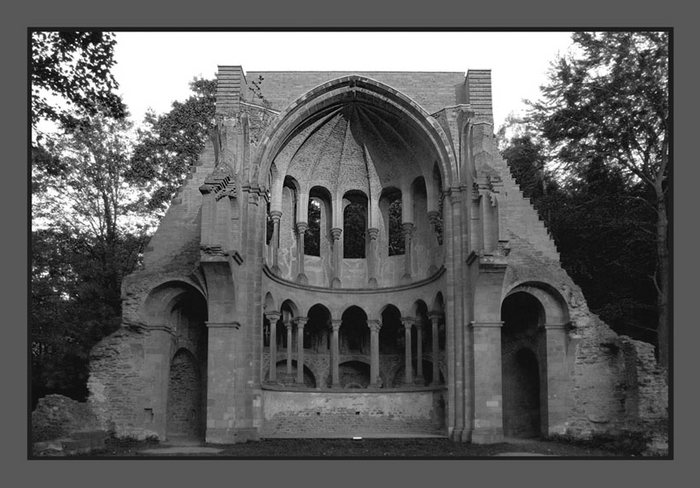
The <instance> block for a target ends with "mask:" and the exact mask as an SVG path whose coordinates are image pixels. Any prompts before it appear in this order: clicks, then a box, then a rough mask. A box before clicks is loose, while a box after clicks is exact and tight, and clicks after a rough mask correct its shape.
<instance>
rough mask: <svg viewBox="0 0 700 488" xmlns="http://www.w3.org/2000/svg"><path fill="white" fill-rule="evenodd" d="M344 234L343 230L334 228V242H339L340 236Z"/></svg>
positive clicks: (332, 231)
mask: <svg viewBox="0 0 700 488" xmlns="http://www.w3.org/2000/svg"><path fill="white" fill-rule="evenodd" d="M342 233H343V229H340V228H338V227H333V228H332V229H331V238H332V239H333V240H334V241H337V240H338V239H340V234H342Z"/></svg>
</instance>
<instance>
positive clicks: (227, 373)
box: [206, 322, 245, 444]
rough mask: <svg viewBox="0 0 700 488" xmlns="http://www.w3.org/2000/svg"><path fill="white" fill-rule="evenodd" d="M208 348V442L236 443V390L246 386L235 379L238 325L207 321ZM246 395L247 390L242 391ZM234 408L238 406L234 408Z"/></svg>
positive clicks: (241, 389) (238, 338) (238, 337)
mask: <svg viewBox="0 0 700 488" xmlns="http://www.w3.org/2000/svg"><path fill="white" fill-rule="evenodd" d="M206 325H207V335H208V350H207V407H206V408H207V428H206V429H207V430H206V441H207V442H212V443H215V444H233V443H235V442H236V441H237V439H236V420H237V419H236V417H234V416H233V415H232V413H231V412H232V410H233V408H232V407H233V406H234V405H236V398H237V395H238V393H237V391H243V390H244V385H241V384H238V383H237V380H236V377H237V375H236V361H234V360H233V359H232V355H234V354H235V351H236V342H237V341H238V342H240V339H241V337H240V336H239V335H238V324H237V323H231V322H206ZM241 394H242V395H244V394H245V393H241ZM234 408H235V407H234Z"/></svg>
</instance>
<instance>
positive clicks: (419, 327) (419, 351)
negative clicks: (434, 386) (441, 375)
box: [416, 320, 424, 385]
mask: <svg viewBox="0 0 700 488" xmlns="http://www.w3.org/2000/svg"><path fill="white" fill-rule="evenodd" d="M423 383H424V379H423V323H422V322H421V321H420V320H416V384H419V385H422V384H423Z"/></svg>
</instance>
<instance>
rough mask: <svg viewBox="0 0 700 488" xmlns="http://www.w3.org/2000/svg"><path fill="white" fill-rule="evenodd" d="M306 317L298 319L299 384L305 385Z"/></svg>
mask: <svg viewBox="0 0 700 488" xmlns="http://www.w3.org/2000/svg"><path fill="white" fill-rule="evenodd" d="M307 320H308V319H307V318H306V317H297V383H299V384H300V385H303V384H304V326H305V325H306V322H307Z"/></svg>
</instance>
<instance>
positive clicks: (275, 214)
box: [270, 210, 282, 223]
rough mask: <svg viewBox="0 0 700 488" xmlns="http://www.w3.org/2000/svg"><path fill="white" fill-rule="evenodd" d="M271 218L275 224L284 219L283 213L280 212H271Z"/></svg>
mask: <svg viewBox="0 0 700 488" xmlns="http://www.w3.org/2000/svg"><path fill="white" fill-rule="evenodd" d="M270 218H271V219H272V221H273V222H277V223H279V221H280V219H281V218H282V212H280V211H279V210H271V211H270Z"/></svg>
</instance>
